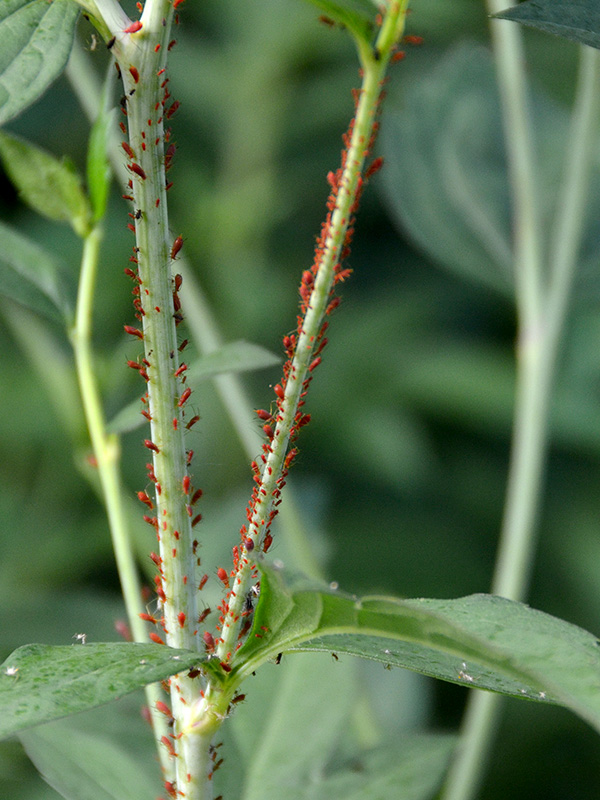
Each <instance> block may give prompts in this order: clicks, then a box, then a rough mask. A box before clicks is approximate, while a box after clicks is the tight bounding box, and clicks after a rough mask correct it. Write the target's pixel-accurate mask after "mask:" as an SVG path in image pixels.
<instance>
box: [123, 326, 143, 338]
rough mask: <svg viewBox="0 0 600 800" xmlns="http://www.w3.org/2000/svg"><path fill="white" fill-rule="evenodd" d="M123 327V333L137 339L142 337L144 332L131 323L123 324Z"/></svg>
mask: <svg viewBox="0 0 600 800" xmlns="http://www.w3.org/2000/svg"><path fill="white" fill-rule="evenodd" d="M123 328H124V330H125V333H129V334H130V335H131V336H137V338H138V339H143V338H144V334H143V333H142V332H141V331H140V330H139V329H138V328H133V327H132V326H131V325H124V326H123Z"/></svg>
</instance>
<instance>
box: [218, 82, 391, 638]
mask: <svg viewBox="0 0 600 800" xmlns="http://www.w3.org/2000/svg"><path fill="white" fill-rule="evenodd" d="M358 100H359V93H358V92H354V101H355V105H357V104H358ZM353 126H354V121H352V122H351V124H350V128H349V130H348V131H347V133H346V134H344V136H343V142H344V149H343V151H342V159H341V161H342V166H341V167H340V168H339V169H338V170H337V171H336V172H335V173H334V172H330V173H329V174H328V175H327V181H328V183H329V185H330V187H331V192H330V194H329V197H328V200H327V217H326V219H325V222H324V223H323V225H322V228H321V233H320V235H319V237H318V238H317V242H316V248H315V257H314V261H313V265H312V267H311V269H309V270H305V271H304V272H303V274H302V279H301V283H300V289H299V294H300V314H299V315H298V319H297V322H298V325H297V330H296V332H295V333H292V334H289V335H286V336H284V337H283V346H284V349H285V352H286V355H287V361H286V363H285V365H284V368H283V380H282V381H281V383H278V384H276V386H275V387H274V392H275V411H265V410H263V409H259V410H257V411H256V414H257V416H258V418H259V419H260V421H261V422H262V423H263V425H262V429H263V431H264V433H265V435H266V437H267V439H268V442H266V443H265V444H263V446H262V449H263V452H262V454H261V456H260V461H262V465H263V466H262V469H261V467H260V466H259V464H258V463H257V462H256V461H253V462H252V464H251V468H252V472H253V479H254V482H255V486H254V489H253V492H252V497H251V499H250V503H249V504H248V507H247V509H246V515H247V519H248V523H249V525H250V524H251V521H252V519H253V516H254V513H255V509H256V507H257V505H258V504H260V503H262V502H264V501H266V500H268V498H267V497H266V494H267V492H266V490H265V488H264V486H263V484H264V475H263V471H264V470H267V471H268V470H270V469H271V467H269V466H267V461H268V457H269V454H270V452H271V450H272V442H273V439H274V437H275V436H276V435H277V424H278V423H279V422H280V420H281V419H282V418H283V407H284V401H285V387H286V384H287V381H288V379H289V377H290V373H291V372H292V370H293V369H294V358H295V355H296V346H297V343H298V339H299V337H300V335H301V333H302V329H303V323H304V317H305V315H306V312H307V311H308V308H309V306H310V300H311V296H312V292H313V290H314V286H315V280H316V277H317V274H318V272H319V269H320V266H321V263H322V260H323V258H324V256H325V250H326V246H327V242H328V238H329V232H330V229H331V221H332V215H333V212H334V210H335V208H336V205H337V200H338V193H339V191H340V188H341V182H342V176H343V173H344V167H345V165H346V158H347V151H348V147H349V145H350V141H351V138H352V131H353ZM376 134H377V122H376V123H375V124H374V128H373V133H372V137H371V140H370V141H369V142H368V144H367V147H366V148H365V154H364V155H365V157H366V156H367V154H368V152H370V150H371V148H372V146H373V143H374V140H375V136H376ZM382 163H383V160H382V159H381V158H376V159H374V160H373V162H372V163H371V164H370V166H369V167H368V168H367V170H366V172H365V177H364V179H363V178H361V177H359V179H358V182H357V185H356V190H355V192H354V196H353V199H352V205H351V207H350V220H349V224H348V226H347V229H346V235H345V238H344V242H343V245H342V248H341V252H340V254H339V257H338V259H337V263H336V265H335V267H334V280H333V283H332V286H331V291H330V298H329V303H328V305H327V307H326V310H325V319H324V321H323V323H322V325H321V329H320V331H319V334H318V336H317V337H316V340H315V341H314V342H313V343H312V346H313V352H312V354H311V360H310V364H309V366H308V371H307V374H306V377H305V378H304V381H303V384H302V390H301V392H300V396H299V401H298V405H297V408H296V411H295V415H294V420H293V423H292V426H291V429H290V435H289V444H290V445H291V447H290V449H289V450H288V452H287V455H286V457H285V460H284V464H283V469H282V471H281V474H280V476H279V478H278V479H277V481H276V485H275V488H274V489H273V491H272V492H271V498H270V502H271V510H270V512H269V515H268V517H267V520H266V524H265V525H264V530H263V531H262V532H261V542H260V549H261V550H262V551H263V552H265V553H266V552H267V551H268V550H269V548H270V546H271V543H272V541H273V537H272V535H271V533H270V528H271V523H272V522H273V520H274V518H275V517H276V516H277V513H278V506H279V505H280V503H281V500H282V498H281V492H282V489H283V487H284V486H285V484H286V478H287V475H288V472H289V469H290V466H291V464H292V462H293V461H294V459H295V457H296V455H297V453H298V449H297V448H296V447H295V446H293V445H294V441H295V439H296V438H297V436H298V434H299V431H300V429H301V428H303V427H304V426H305V425H306V424H307V423H308V422H309V421H310V414H306V413H304V410H303V407H304V405H305V402H306V395H307V392H308V388H309V386H310V382H311V381H312V378H313V373H314V370H315V369H316V368H317V367H318V366H319V364H320V363H321V354H322V352H323V349H324V347H325V346H326V344H327V337H326V336H325V333H326V331H327V328H328V327H329V321H328V319H327V318H328V317H329V315H330V314H331V312H332V311H333V310H334V309H335V308H337V306H338V305H339V303H340V298H339V297H337V296H335V294H334V292H335V288H336V286H337V284H338V283H341V282H343V281H344V280H346V278H348V277H349V276H350V274H351V270H350V269H347V268H343V266H342V264H343V262H344V261H345V260H346V259H347V257H348V255H349V253H350V243H351V241H352V236H353V233H354V216H355V214H356V211H357V209H358V204H359V200H360V196H361V193H362V190H363V187H364V183H365V180H366V179H368V178H369V177H370V176H371V175H373V174H374V173H375V172H376V171H377V170H378V169H379V168H380V167H381V166H382ZM248 531H249V526H246V525H244V526H243V527H242V528H241V531H240V534H241V540H242V541H241V544H242V554H243V555H244V557H245V556H246V555H249V554H250V553H251V552H252V551H253V550H254V549H255V546H256V545H255V542H254V540H253V539H252V538H251V537H250V536H249V535H248ZM234 555H235V554H234ZM234 567H235V568H237V564H236V563H235V562H234ZM242 632H244V628H242Z"/></svg>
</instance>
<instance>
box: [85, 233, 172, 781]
mask: <svg viewBox="0 0 600 800" xmlns="http://www.w3.org/2000/svg"><path fill="white" fill-rule="evenodd" d="M101 239H102V231H101V228H100V227H99V226H96V227H95V228H93V229H92V231H91V232H90V233H89V235H88V236H87V237H86V238H85V240H84V246H83V256H82V262H81V271H80V279H79V288H78V293H77V307H76V311H75V323H74V326H73V328H72V330H71V332H70V338H71V343H72V346H73V352H74V354H75V364H76V369H77V379H78V382H79V389H80V393H81V399H82V404H83V409H84V414H85V418H86V422H87V427H88V432H89V435H90V440H91V443H92V449H93V452H94V457H95V459H96V465H97V470H98V476H99V478H100V485H101V488H102V495H103V497H104V502H105V505H106V512H107V516H108V523H109V528H110V533H111V538H112V543H113V548H114V551H115V559H116V562H117V570H118V573H119V580H120V582H121V589H122V592H123V598H124V600H125V608H126V609H127V616H128V619H129V625H130V628H131V632H132V635H133V638H134V640H135V641H137V642H145V641H147V636H148V634H147V631H146V627H145V625H144V623H143V622H142V620H141V619H140V616H139V615H140V613H141V612H143V611H144V607H143V605H142V601H141V596H142V594H141V586H140V582H139V579H138V573H137V569H136V565H135V560H134V556H133V549H132V546H131V539H130V535H129V530H128V526H127V522H126V515H125V513H124V509H123V495H122V490H121V475H120V470H119V461H120V443H119V439H118V437H117V436H115V435H109V434H108V433H107V430H106V420H105V418H104V412H103V409H102V402H101V398H100V392H99V390H98V383H97V380H96V375H95V370H94V357H93V351H92V320H93V302H94V291H95V285H96V276H97V271H98V261H99V252H100V243H101ZM160 697H161V694H160V689H159V687H158V686H157V685H150V686H148V687H146V698H147V701H148V706H149V708H150V710H151V713H152V721H153V728H154V734H155V738H156V740H157V742H160V739H161V737H162V736H164V735H166V734H167V733H168V728H167V725H166V720H165V717H164V715H162V714H160V713H159V712H157V711H156V701H157V700H159V699H160ZM163 752H164V748H161V755H162V753H163ZM165 756H166V753H165ZM163 761H164V763H163V767H167V766H168V761H167V759H166V758H164V759H163Z"/></svg>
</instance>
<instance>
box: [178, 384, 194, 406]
mask: <svg viewBox="0 0 600 800" xmlns="http://www.w3.org/2000/svg"><path fill="white" fill-rule="evenodd" d="M191 393H192V390H191V389H190V387H189V386H188V388H187V389H185V390H184V391H183V392H182V395H181V397H180V398H179V400H178V401H177V405H178V406H179V408H181V407H182V406H183V405H185V403H186V401H187V400H188V399H189V396H190V395H191Z"/></svg>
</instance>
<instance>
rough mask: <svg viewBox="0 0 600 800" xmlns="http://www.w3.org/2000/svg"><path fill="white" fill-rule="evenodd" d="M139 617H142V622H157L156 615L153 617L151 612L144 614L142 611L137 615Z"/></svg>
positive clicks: (154, 623)
mask: <svg viewBox="0 0 600 800" xmlns="http://www.w3.org/2000/svg"><path fill="white" fill-rule="evenodd" d="M139 617H140V619H143V620H144V622H151V623H152V624H153V625H156V624H157V619H156V617H153V616H152V614H144V613H142V614H140V615H139Z"/></svg>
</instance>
